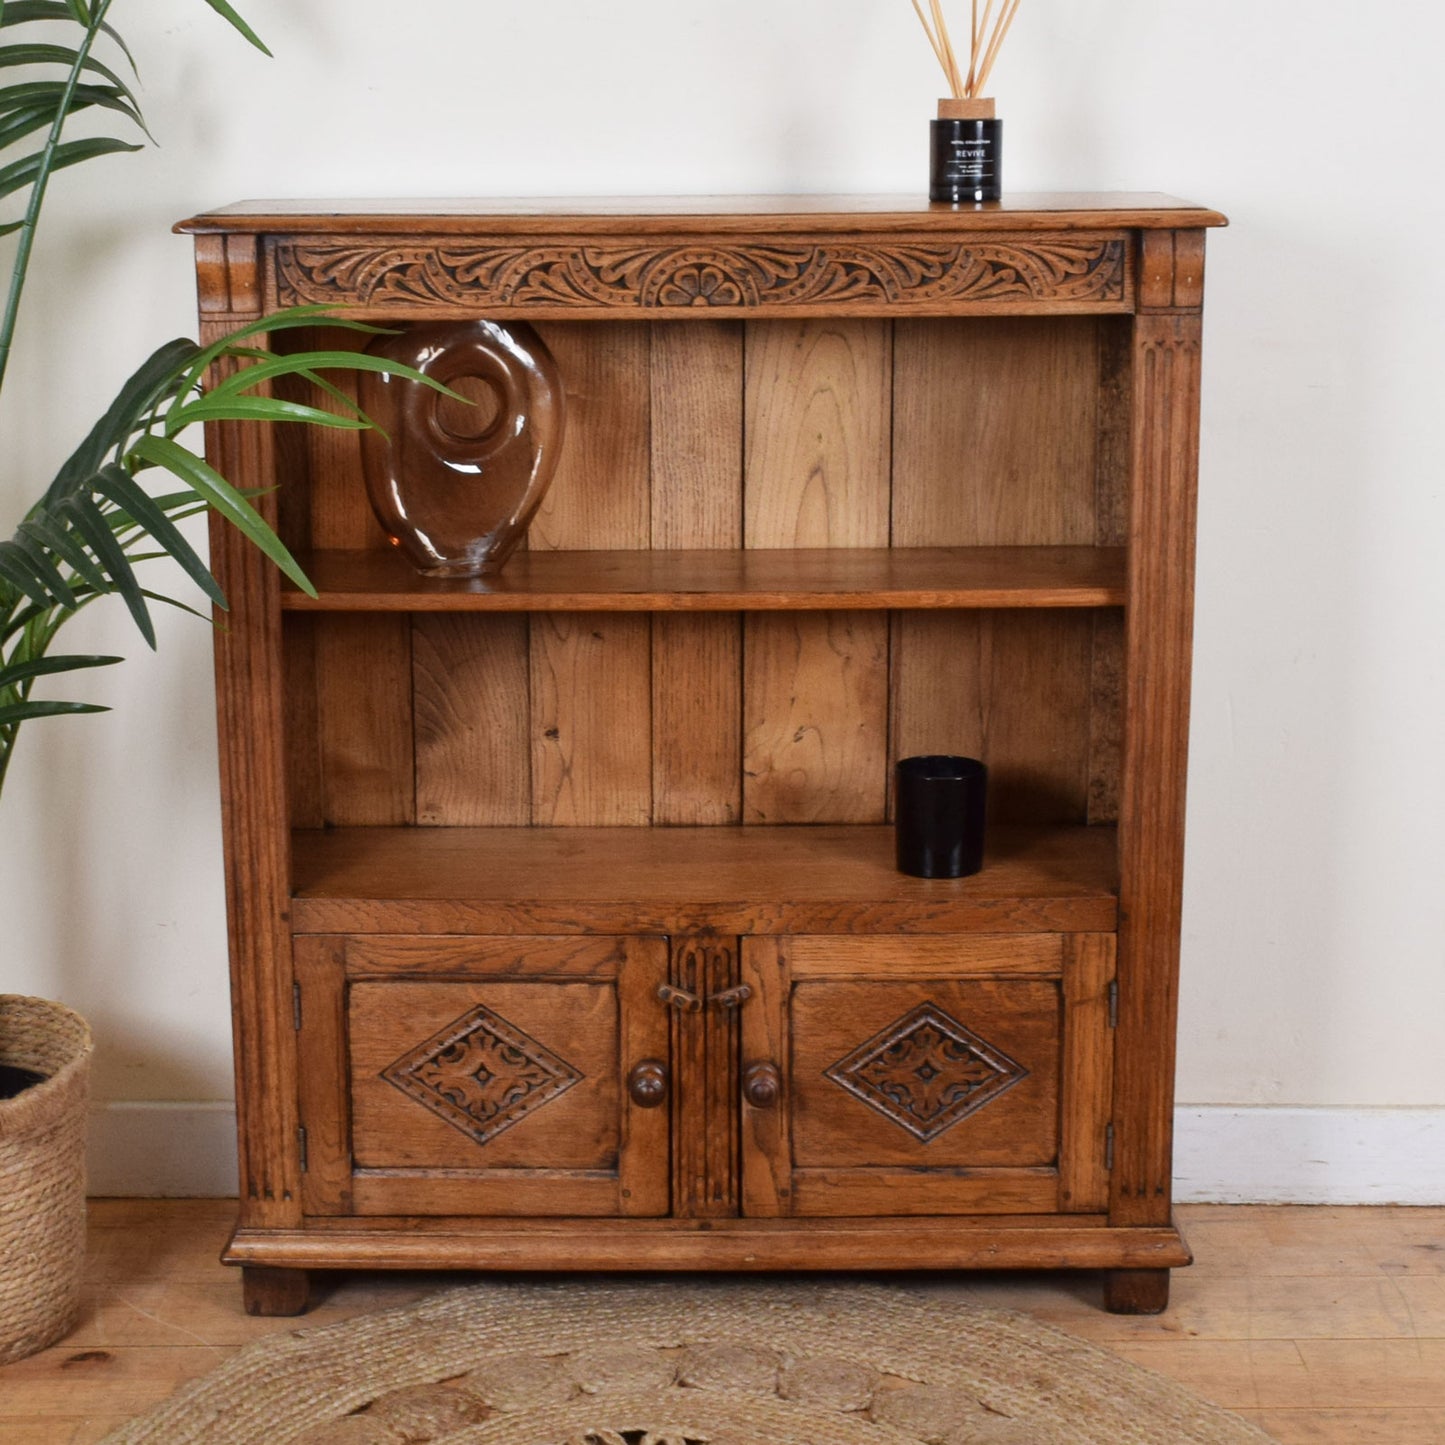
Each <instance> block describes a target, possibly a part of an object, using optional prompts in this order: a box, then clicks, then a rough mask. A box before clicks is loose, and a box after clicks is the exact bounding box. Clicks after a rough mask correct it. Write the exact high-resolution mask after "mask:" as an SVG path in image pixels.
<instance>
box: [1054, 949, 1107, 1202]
mask: <svg viewBox="0 0 1445 1445" xmlns="http://www.w3.org/2000/svg"><path fill="white" fill-rule="evenodd" d="M1113 981H1114V936H1113V934H1109V933H1074V934H1070V935H1068V941H1067V944H1066V954H1065V962H1064V1086H1063V1119H1062V1122H1061V1126H1060V1139H1059V1208H1060V1209H1068V1210H1079V1211H1082V1212H1085V1213H1089V1212H1097V1211H1098V1210H1100V1209H1104V1208H1107V1206H1108V1203H1109V1173H1108V1170H1107V1168H1106V1167H1105V1165H1106V1157H1107V1156H1106V1150H1105V1143H1104V1140H1105V1129H1106V1128H1107V1126H1108V1124H1109V1120H1110V1118H1111V1115H1112V1109H1113V1101H1114V1040H1113V1035H1112V1033H1111V1031H1110V1028H1109V985H1110V984H1111V983H1112V982H1113Z"/></svg>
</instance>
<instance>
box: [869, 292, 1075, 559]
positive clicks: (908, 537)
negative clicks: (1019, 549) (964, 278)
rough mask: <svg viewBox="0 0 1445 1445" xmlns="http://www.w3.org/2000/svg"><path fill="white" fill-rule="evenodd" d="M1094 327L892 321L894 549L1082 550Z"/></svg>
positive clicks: (1036, 322)
mask: <svg viewBox="0 0 1445 1445" xmlns="http://www.w3.org/2000/svg"><path fill="white" fill-rule="evenodd" d="M1097 397H1098V355H1097V342H1096V330H1095V323H1094V322H1093V321H1089V320H1084V321H1075V320H1028V321H1012V320H977V321H966V322H960V321H899V322H898V323H897V324H896V341H895V349H894V417H893V433H894V456H893V500H892V526H893V541H894V545H895V546H902V547H927V546H933V547H937V546H963V545H975V546H976V545H1005V544H1007V545H1013V546H1019V545H1028V544H1031V543H1032V544H1053V545H1061V544H1074V545H1086V544H1087V545H1092V544H1093V543H1094V542H1095V540H1096V504H1095V490H1096V484H1097V479H1096V449H1097V425H1098V423H1097V407H1098V399H1097Z"/></svg>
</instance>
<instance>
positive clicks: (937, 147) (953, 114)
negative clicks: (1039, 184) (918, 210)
mask: <svg viewBox="0 0 1445 1445" xmlns="http://www.w3.org/2000/svg"><path fill="white" fill-rule="evenodd" d="M929 128H930V130H931V132H932V156H931V160H932V164H931V169H930V172H929V184H928V198H929V200H931V201H947V202H949V203H950V204H952V205H962V204H965V203H970V202H975V201H996V200H998V198H999V196H1000V195H1001V194H1002V193H1003V122H1002V121H1001V120H999V119H998V118H997V117H996V116H995V115H994V104H993V101H991V100H940V101H939V102H938V119H937V120H935V121H932V122H930V127H929Z"/></svg>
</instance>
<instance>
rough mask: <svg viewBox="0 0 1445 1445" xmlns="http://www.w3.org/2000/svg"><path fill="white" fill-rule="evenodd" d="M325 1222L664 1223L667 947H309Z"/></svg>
mask: <svg viewBox="0 0 1445 1445" xmlns="http://www.w3.org/2000/svg"><path fill="white" fill-rule="evenodd" d="M295 958H296V974H297V983H298V1022H299V1026H300V1032H301V1040H300V1043H301V1047H300V1051H299V1052H300V1061H301V1062H300V1079H301V1100H300V1103H301V1118H302V1123H303V1127H304V1129H305V1170H306V1172H305V1175H304V1199H305V1203H306V1208H307V1210H308V1212H310V1213H313V1214H356V1215H373V1214H389V1215H401V1214H432V1215H436V1214H457V1215H658V1214H665V1213H666V1212H667V1207H668V1133H669V1123H668V1115H669V1100H668V1094H669V1090H668V1087H667V1085H668V1077H667V1060H668V1033H667V1017H666V1014H665V1012H664V1010H663V1009H662V1008H660V1007H659V1005H658V1003H657V1000H656V997H655V991H656V988H657V985H658V983H659V982H661V981H662V980H663V979H665V978H666V971H667V942H666V940H665V939H662V938H410V937H408V938H403V937H365V938H298V939H297V941H296V955H295Z"/></svg>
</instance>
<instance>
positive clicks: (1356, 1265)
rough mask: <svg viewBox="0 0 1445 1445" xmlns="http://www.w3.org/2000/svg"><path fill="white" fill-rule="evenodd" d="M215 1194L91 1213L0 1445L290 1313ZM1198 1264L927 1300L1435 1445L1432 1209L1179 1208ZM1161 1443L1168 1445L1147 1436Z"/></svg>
mask: <svg viewBox="0 0 1445 1445" xmlns="http://www.w3.org/2000/svg"><path fill="white" fill-rule="evenodd" d="M232 1209H233V1206H232V1205H231V1204H230V1203H229V1202H227V1201H224V1200H168V1201H167V1200H102V1201H97V1202H95V1204H94V1205H93V1206H92V1218H91V1247H90V1259H89V1263H88V1266H87V1285H86V1308H85V1314H84V1318H83V1320H82V1322H81V1324H80V1327H79V1329H78V1330H77V1331H76V1332H75V1334H73V1335H72V1336H71V1337H70V1338H69V1339H68V1340H66V1341H65V1342H64V1343H63V1344H62V1345H59V1346H57V1347H56V1348H54V1349H52V1350H47V1351H46V1352H44V1353H43V1354H41V1355H37V1356H35V1357H34V1358H32V1359H29V1360H24V1361H21V1362H20V1363H19V1364H15V1365H10V1366H6V1367H0V1445H62V1442H63V1445H93V1442H95V1441H97V1440H99V1439H100V1438H101V1437H102V1436H103V1435H105V1433H106V1432H107V1431H108V1430H110V1429H113V1428H114V1427H115V1426H117V1425H119V1424H120V1423H121V1422H122V1421H124V1420H126V1419H128V1418H129V1417H130V1416H132V1415H134V1414H136V1413H138V1412H139V1411H141V1410H144V1409H145V1408H146V1407H147V1406H149V1405H151V1404H152V1403H154V1402H156V1401H158V1400H160V1399H162V1398H164V1397H165V1396H166V1395H168V1394H169V1393H170V1392H171V1391H172V1390H174V1389H175V1388H176V1387H177V1386H179V1385H180V1384H181V1383H183V1382H184V1381H185V1380H188V1379H190V1378H192V1377H193V1376H195V1375H198V1374H202V1373H204V1372H205V1371H206V1370H208V1369H210V1368H212V1367H213V1366H214V1365H216V1364H218V1363H219V1362H220V1361H221V1360H223V1359H224V1358H225V1357H226V1356H227V1355H228V1354H229V1353H230V1352H231V1351H233V1350H235V1349H236V1348H238V1347H239V1346H241V1345H243V1344H245V1343H247V1342H248V1341H250V1340H254V1339H258V1338H259V1337H261V1336H262V1335H265V1334H268V1333H270V1332H271V1331H274V1330H283V1329H291V1328H294V1324H293V1322H291V1321H288V1320H257V1319H249V1318H247V1317H246V1316H245V1315H243V1314H242V1313H241V1310H240V1287H239V1282H238V1280H237V1277H236V1274H235V1272H234V1271H231V1270H228V1269H226V1268H224V1267H222V1266H221V1265H219V1264H217V1263H216V1255H217V1253H218V1251H219V1250H220V1248H221V1245H222V1243H223V1242H224V1240H225V1238H226V1235H227V1232H228V1230H229V1227H230V1223H231V1218H232ZM1180 1216H1181V1219H1182V1221H1183V1224H1184V1226H1185V1232H1186V1234H1187V1235H1188V1237H1189V1241H1190V1243H1191V1244H1192V1245H1193V1247H1194V1251H1195V1254H1196V1256H1197V1258H1198V1263H1197V1264H1196V1265H1195V1266H1194V1267H1193V1268H1192V1269H1188V1270H1180V1271H1178V1272H1176V1274H1175V1277H1174V1281H1175V1282H1174V1296H1173V1302H1172V1303H1171V1305H1170V1308H1169V1311H1168V1313H1167V1314H1165V1315H1163V1316H1161V1317H1159V1318H1157V1319H1126V1318H1120V1317H1117V1316H1112V1315H1106V1314H1103V1313H1102V1312H1101V1311H1100V1309H1099V1303H1098V1298H1099V1290H1098V1284H1097V1282H1096V1281H1095V1280H1094V1279H1092V1278H1090V1277H1088V1276H1078V1277H1070V1276H1066V1275H1052V1276H1044V1277H1035V1276H1019V1275H1009V1276H973V1277H971V1278H968V1279H967V1280H965V1281H963V1282H952V1281H947V1282H940V1283H938V1284H936V1285H933V1286H930V1287H932V1288H940V1289H947V1290H952V1291H959V1292H962V1293H964V1294H966V1295H969V1296H971V1297H975V1298H978V1299H981V1300H985V1301H988V1302H990V1303H994V1304H1001V1305H1008V1306H1013V1307H1015V1308H1020V1309H1024V1310H1027V1311H1028V1312H1030V1313H1031V1314H1033V1315H1035V1316H1037V1317H1038V1318H1040V1319H1043V1320H1048V1321H1049V1322H1051V1323H1053V1324H1055V1325H1058V1326H1059V1327H1060V1328H1062V1329H1065V1330H1068V1331H1070V1332H1071V1333H1073V1334H1076V1335H1079V1336H1081V1337H1082V1338H1084V1339H1089V1340H1093V1341H1095V1342H1096V1343H1099V1344H1102V1345H1105V1346H1106V1347H1107V1348H1109V1349H1111V1350H1113V1351H1115V1352H1116V1353H1118V1354H1120V1355H1123V1356H1125V1357H1126V1358H1128V1359H1131V1360H1135V1361H1137V1362H1138V1363H1139V1364H1141V1365H1146V1366H1148V1367H1149V1368H1151V1369H1155V1370H1159V1371H1162V1372H1163V1373H1165V1374H1168V1375H1172V1376H1173V1377H1174V1378H1175V1379H1177V1380H1180V1381H1182V1382H1184V1383H1185V1384H1187V1385H1190V1386H1191V1387H1193V1388H1194V1389H1195V1390H1196V1391H1197V1392H1198V1393H1200V1394H1201V1395H1204V1396H1207V1397H1208V1398H1210V1399H1213V1400H1216V1401H1218V1402H1219V1403H1220V1404H1221V1405H1226V1406H1228V1407H1230V1408H1231V1409H1234V1410H1238V1411H1239V1412H1240V1413H1241V1414H1243V1415H1245V1416H1247V1417H1248V1418H1250V1419H1252V1420H1254V1421H1256V1422H1257V1423H1258V1424H1259V1425H1261V1426H1262V1427H1263V1428H1264V1429H1265V1430H1267V1431H1268V1432H1269V1433H1270V1434H1272V1435H1273V1436H1274V1437H1275V1438H1276V1439H1277V1440H1280V1441H1283V1442H1287V1445H1294V1442H1311V1445H1332V1442H1345V1441H1348V1442H1350V1445H1377V1442H1378V1445H1445V1209H1305V1208H1283V1209H1279V1208H1276V1209H1269V1208H1243V1207H1223V1206H1195V1207H1193V1208H1185V1209H1182V1210H1181V1211H1180ZM444 1279H445V1277H438V1276H430V1277H427V1276H417V1275H406V1276H387V1277H383V1276H377V1275H371V1276H332V1277H330V1278H329V1280H324V1281H323V1283H322V1284H321V1286H320V1287H319V1288H318V1290H317V1295H318V1302H317V1304H316V1306H315V1307H314V1308H313V1309H312V1311H311V1313H310V1315H309V1316H308V1320H309V1321H310V1322H313V1323H321V1322H324V1321H328V1320H338V1319H343V1318H345V1317H346V1316H348V1315H352V1314H356V1313H359V1312H362V1311H365V1310H372V1309H377V1308H381V1307H384V1306H387V1305H393V1304H402V1303H406V1302H408V1301H410V1300H413V1299H416V1298H418V1297H419V1296H421V1295H423V1294H426V1293H427V1292H429V1291H430V1290H431V1289H434V1288H436V1287H437V1286H438V1284H439V1283H441V1282H443V1281H444ZM1161 1445H1168V1442H1161Z"/></svg>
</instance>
